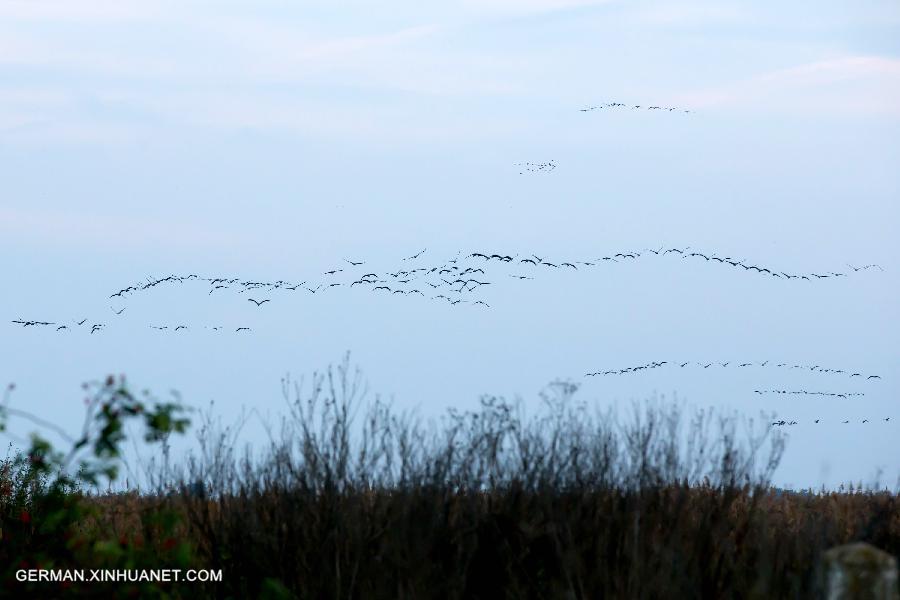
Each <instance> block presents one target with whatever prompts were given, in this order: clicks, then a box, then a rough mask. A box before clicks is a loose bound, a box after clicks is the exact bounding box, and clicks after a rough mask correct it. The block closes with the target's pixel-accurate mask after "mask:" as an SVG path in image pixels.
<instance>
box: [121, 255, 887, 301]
mask: <svg viewBox="0 0 900 600" xmlns="http://www.w3.org/2000/svg"><path fill="white" fill-rule="evenodd" d="M426 251H427V249H423V250H421V251H420V252H418V253H416V254H414V255H412V256H409V257H406V258H404V259H402V262H404V263H405V262H408V261H414V260H417V259H419V258H421V257H422V256H423V255H424V254H425V253H426ZM652 256H655V257H667V256H669V257H677V258H679V259H681V260H682V261H688V262H690V261H701V262H704V263H707V264H715V263H718V264H720V265H722V266H727V267H730V268H734V269H738V270H740V271H742V272H744V273H754V274H757V275H762V276H770V277H773V278H777V279H781V280H786V281H787V280H797V281H807V282H814V281H821V280H826V279H836V278H840V277H847V273H846V272H839V271H825V272H789V271H787V270H781V269H778V268H776V267H774V266H771V265H762V264H755V263H752V262H750V261H747V260H744V259H738V258H732V257H731V256H720V255H717V254H716V253H714V252H708V251H699V250H693V249H692V248H691V247H690V246H687V247H680V248H679V247H665V246H661V247H659V248H658V249H653V248H646V249H644V250H643V251H637V250H630V251H620V252H614V253H610V254H607V255H604V256H598V257H593V258H582V259H572V258H570V259H566V260H561V259H551V258H550V257H548V256H539V255H537V254H528V255H524V256H523V255H520V254H507V253H496V252H488V251H483V252H471V253H469V254H465V255H464V254H463V253H462V252H458V253H457V254H456V256H454V257H453V258H450V259H447V260H444V261H435V262H431V263H430V264H424V265H421V266H416V265H412V266H400V267H395V268H394V269H387V270H370V269H368V268H365V265H366V261H353V260H348V259H344V265H343V266H337V267H332V268H330V269H329V270H327V271H324V272H323V273H322V274H321V276H319V277H318V278H317V279H316V280H310V279H304V280H302V281H289V280H284V279H279V280H277V281H257V280H245V279H241V278H238V277H223V276H219V277H204V276H201V275H198V274H196V273H195V274H190V275H169V276H166V277H161V278H156V279H154V278H149V279H147V280H145V281H143V282H140V283H136V284H132V285H129V286H127V287H124V288H122V289H120V290H118V291H117V292H115V293H113V294H112V295H110V298H122V299H124V298H125V297H126V296H130V295H132V294H134V293H137V292H144V291H147V290H150V289H153V288H156V287H158V286H162V285H176V284H177V285H181V284H184V283H187V282H205V283H207V284H209V287H208V289H207V291H206V293H207V295H213V294H216V295H221V294H222V293H224V292H226V291H232V292H237V293H239V294H246V293H249V292H254V296H256V297H248V298H247V301H248V302H251V303H252V304H254V305H255V306H256V307H257V308H258V307H261V306H262V305H263V304H265V303H266V302H269V301H271V300H272V299H271V298H265V297H262V296H261V294H273V293H275V292H304V293H308V294H319V293H323V292H327V291H329V290H335V289H343V288H349V289H368V290H370V291H372V292H378V293H381V294H390V295H397V294H401V295H414V296H421V297H426V298H429V299H431V300H439V301H443V302H447V303H448V304H451V305H457V304H471V305H481V306H485V307H488V304H487V302H485V301H484V300H482V299H475V296H477V295H478V294H477V293H476V292H479V291H481V290H482V289H483V287H484V286H490V285H495V284H496V283H497V282H498V281H497V279H496V277H495V275H498V274H499V275H500V276H502V277H503V278H504V279H505V278H511V279H515V280H534V279H535V278H536V276H540V275H541V274H542V273H549V272H551V271H554V270H557V271H560V270H562V271H571V272H588V271H590V270H592V269H597V268H598V267H600V266H602V265H612V264H614V263H617V264H627V263H630V262H634V261H638V260H645V259H647V258H648V257H652ZM848 267H849V268H850V270H852V272H854V273H855V272H858V271H864V270H868V269H872V268H878V269H881V267H880V266H879V265H876V264H871V265H865V266H858V267H856V266H852V265H848ZM498 271H499V273H498ZM473 293H475V294H474V295H473Z"/></svg>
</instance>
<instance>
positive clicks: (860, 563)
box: [825, 542, 900, 600]
mask: <svg viewBox="0 0 900 600" xmlns="http://www.w3.org/2000/svg"><path fill="white" fill-rule="evenodd" d="M825 573H826V575H825V576H826V581H825V589H826V595H825V597H826V598H827V599H828V600H898V599H900V596H898V591H897V559H895V558H894V557H893V556H891V555H890V554H888V553H887V552H882V551H881V550H879V549H878V548H876V547H875V546H872V545H871V544H866V543H864V542H858V543H855V544H847V545H844V546H838V547H836V548H832V549H831V550H829V551H828V552H826V553H825Z"/></svg>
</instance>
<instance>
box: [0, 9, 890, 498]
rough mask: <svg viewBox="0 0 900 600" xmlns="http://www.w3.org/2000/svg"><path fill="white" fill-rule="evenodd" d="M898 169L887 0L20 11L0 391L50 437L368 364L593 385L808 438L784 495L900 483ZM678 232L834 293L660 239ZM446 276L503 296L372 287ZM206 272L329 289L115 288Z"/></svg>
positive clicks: (397, 386)
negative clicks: (463, 277) (96, 415)
mask: <svg viewBox="0 0 900 600" xmlns="http://www.w3.org/2000/svg"><path fill="white" fill-rule="evenodd" d="M612 102H621V103H624V104H626V105H628V106H629V107H630V106H634V105H640V106H641V107H642V108H641V109H633V108H624V109H623V108H620V107H609V106H605V107H604V108H599V109H595V110H591V111H586V112H585V111H583V110H581V109H584V108H586V107H590V106H604V105H607V104H608V103H612ZM648 106H663V107H678V108H679V110H677V111H665V110H647V109H646V107H648ZM685 110H688V111H690V112H684V111H685ZM898 151H900V5H898V4H897V3H896V2H888V1H883V2H878V1H862V2H855V3H852V4H847V3H844V2H832V1H824V2H823V1H820V2H815V3H813V2H794V3H790V5H789V6H785V5H784V3H776V2H768V1H765V2H752V3H751V2H728V1H723V2H693V1H681V0H674V1H671V0H670V1H666V2H624V1H616V0H609V1H591V0H556V1H552V0H517V1H513V0H455V1H445V2H440V3H423V2H412V1H406V0H401V1H395V2H390V3H384V2H378V3H376V2H372V1H369V0H348V1H345V2H334V1H333V0H331V1H328V2H326V1H324V0H321V1H320V0H310V1H307V2H303V3H288V2H280V1H274V0H261V1H259V2H253V3H245V2H229V1H217V2H215V3H213V2H207V1H201V0H179V1H178V2H171V1H166V0H162V1H159V2H153V3H150V2H136V1H132V0H117V1H114V2H113V1H105V0H104V1H101V0H78V1H76V2H72V1H70V0H28V1H25V0H0V276H2V278H3V292H4V293H3V294H2V295H0V321H2V322H3V323H0V336H2V338H0V339H2V342H3V343H2V345H0V382H4V383H5V382H15V383H16V385H17V389H16V391H15V393H14V395H13V396H12V399H11V402H12V405H13V406H17V407H22V408H28V409H30V410H32V411H34V412H36V413H38V414H41V415H42V416H48V417H53V418H54V419H55V420H56V422H59V423H60V424H62V425H63V426H67V425H68V424H70V423H71V424H75V423H80V417H81V410H82V408H83V405H82V404H81V396H80V388H79V385H80V384H81V383H82V382H84V381H87V380H93V379H98V378H101V377H103V376H105V375H106V374H108V373H125V374H127V376H128V378H129V380H130V381H131V382H132V383H133V385H135V386H136V387H137V388H150V389H152V390H154V391H156V392H157V393H159V394H160V395H165V394H167V393H168V392H169V390H177V391H178V392H179V393H180V394H181V396H182V397H183V398H184V400H185V402H187V403H189V404H192V405H196V406H204V405H207V404H208V403H209V402H210V401H211V400H214V401H215V406H216V410H217V411H219V412H220V413H221V414H222V417H223V419H224V420H226V421H227V420H228V419H229V418H233V417H234V416H236V415H238V414H239V412H240V410H241V408H242V407H251V408H255V409H256V410H257V411H258V412H260V413H263V414H278V413H279V412H282V409H283V407H284V400H283V398H282V396H281V387H280V380H281V378H282V377H283V376H285V375H286V374H291V375H292V376H294V377H299V376H302V375H304V374H307V375H308V374H310V373H311V372H312V371H314V370H316V369H321V368H323V367H325V366H327V365H328V364H330V363H334V362H337V361H339V360H340V359H341V357H342V356H343V355H344V353H345V352H347V351H350V352H351V353H352V354H351V355H352V358H353V361H354V362H355V363H357V364H359V365H360V367H361V368H362V369H363V370H364V372H365V374H366V377H367V380H368V382H369V387H370V389H371V390H372V397H374V394H375V393H378V394H380V395H381V396H382V397H384V398H390V399H392V400H393V402H394V403H395V405H396V406H398V407H401V408H415V409H416V410H418V411H419V413H420V414H422V415H425V416H431V415H438V414H441V413H443V412H444V411H445V410H446V409H447V408H449V407H457V408H471V407H474V406H475V405H476V403H477V401H478V398H479V397H480V396H481V395H482V394H495V395H502V396H505V397H508V398H515V397H521V398H522V399H523V401H524V402H526V403H535V404H536V403H537V398H538V393H539V392H540V390H541V389H542V388H543V387H544V386H545V385H547V384H548V383H549V382H551V381H553V380H555V379H558V378H562V379H570V380H572V381H575V382H576V383H578V384H579V385H580V386H581V387H580V389H579V391H578V397H579V398H580V399H581V400H585V401H588V402H590V403H592V404H595V405H597V406H606V405H610V404H620V403H628V402H630V401H631V400H640V399H644V398H647V397H651V396H654V395H657V396H660V395H664V396H665V397H667V398H671V397H673V396H677V397H678V398H680V399H682V400H683V401H685V402H687V403H689V404H690V405H692V406H697V407H707V406H714V407H719V408H722V409H723V410H730V411H737V412H738V413H739V414H742V415H747V416H749V417H755V418H759V416H760V414H761V413H762V412H765V413H777V415H778V418H784V419H786V420H797V421H798V425H796V426H792V427H789V428H785V431H786V432H787V433H788V435H789V438H790V439H789V444H788V451H787V454H786V456H785V458H784V460H783V462H782V465H781V467H780V469H779V471H778V473H777V475H776V483H779V484H780V485H790V486H795V487H803V486H819V485H829V486H833V485H837V484H839V483H841V482H846V481H850V480H852V481H859V480H863V481H871V480H873V478H875V477H876V476H878V475H879V474H881V479H882V480H883V481H885V480H886V481H889V482H894V481H895V480H897V478H898V477H900V455H898V453H897V452H896V451H895V450H894V448H895V444H896V439H897V438H898V434H900V411H898V410H897V406H898V405H897V398H898V393H900V383H898V380H897V377H896V375H897V369H896V367H897V365H898V360H900V346H898V344H897V341H896V340H898V339H900V310H898V306H900V304H898V302H897V295H898V292H900V276H898V273H900V270H898V265H897V260H896V259H897V257H898V256H900V242H898V236H897V226H898V224H900V203H898V200H900V175H898V173H900V152H898ZM523 163H534V164H541V163H552V164H553V165H555V168H552V169H545V170H541V171H529V170H527V168H523V167H522V166H521V165H522V164H523ZM687 247H690V250H689V251H688V252H703V253H706V254H708V255H709V254H715V255H717V256H719V257H726V256H727V257H732V258H734V259H739V260H740V261H742V262H744V264H746V265H760V266H763V265H768V266H770V267H772V268H773V269H775V268H777V270H778V271H781V272H787V273H834V272H844V273H847V276H846V277H829V278H827V279H817V278H816V279H815V280H813V281H806V280H799V279H790V280H785V279H782V278H774V277H768V276H763V275H762V274H759V273H757V272H756V271H748V270H746V269H744V268H741V267H734V266H729V265H723V264H721V263H716V262H714V261H707V260H704V259H701V258H699V257H693V258H690V259H682V258H680V256H677V253H670V254H668V255H665V256H657V255H654V254H652V253H651V252H649V250H650V249H653V250H659V249H660V248H665V249H668V248H679V249H684V248H687ZM422 250H425V252H424V253H423V254H422V255H421V256H419V257H418V258H416V259H412V260H408V261H404V260H403V259H404V258H407V257H410V256H412V255H414V254H417V253H419V252H420V251H422ZM474 252H486V253H487V254H492V253H498V254H502V255H510V256H515V258H514V261H513V262H512V263H501V262H500V261H498V260H496V259H495V260H493V261H487V262H485V261H484V260H483V259H479V258H477V257H472V258H467V257H468V255H469V254H471V253H474ZM627 252H639V253H640V257H639V258H636V259H628V258H620V259H619V260H618V261H617V262H616V261H612V260H610V261H602V260H601V259H602V257H603V256H612V255H614V254H615V253H627ZM532 254H536V255H538V256H540V257H542V258H543V259H545V260H546V261H548V262H551V261H553V262H555V263H557V264H558V263H561V262H573V264H576V265H577V266H578V267H579V268H578V269H577V270H576V269H572V268H567V267H563V268H562V269H554V268H551V267H547V268H544V269H541V268H539V267H533V266H532V265H530V264H529V263H522V262H521V260H522V259H523V258H528V257H530V256H531V255H532ZM455 257H459V258H457V260H461V262H459V263H458V264H460V265H462V264H463V261H462V259H464V261H467V262H466V265H468V266H471V267H473V268H477V267H481V268H484V269H487V270H488V273H486V274H485V280H488V281H490V285H486V286H479V289H478V294H479V295H478V296H477V298H478V299H481V300H482V301H483V302H485V303H486V304H487V305H489V306H485V305H476V304H474V302H475V298H476V295H475V293H474V292H472V293H470V294H469V295H468V296H466V298H467V303H465V304H459V305H450V304H449V303H447V302H444V301H443V300H441V299H437V300H432V299H431V298H430V297H422V296H419V295H417V294H401V295H399V296H396V295H393V294H391V296H390V297H388V296H385V295H384V294H379V293H376V292H374V291H373V290H371V289H367V288H366V286H365V285H357V286H354V287H353V288H350V287H349V284H350V283H351V282H352V281H353V280H354V278H355V277H359V276H361V275H362V274H364V273H365V272H366V270H368V269H371V270H372V271H376V272H378V273H379V274H380V275H383V274H385V273H388V272H391V271H393V272H396V270H398V269H403V268H407V267H409V266H413V265H414V266H415V267H416V268H419V267H421V268H431V267H434V266H441V265H445V264H452V263H447V261H449V260H451V259H454V258H455ZM345 259H350V260H353V261H363V262H365V265H362V266H359V267H354V266H352V265H350V264H349V263H347V262H345ZM479 261H480V262H479ZM576 261H584V262H594V263H596V264H594V265H583V264H579V263H577V262H576ZM481 263H484V264H481ZM848 264H849V265H853V266H863V265H868V264H878V265H879V267H880V268H870V269H866V270H860V271H853V270H852V267H850V266H848ZM338 268H342V269H345V270H344V271H342V272H340V273H337V274H334V275H330V276H328V275H324V273H325V272H326V271H329V270H333V269H338ZM529 269H530V270H529ZM191 273H196V274H198V275H200V276H204V277H220V276H221V277H227V278H232V277H233V278H241V279H243V280H248V281H275V280H279V279H280V280H285V281H292V282H300V281H308V282H310V285H311V286H313V288H314V287H315V285H314V284H313V282H320V281H325V280H326V278H328V277H331V278H334V277H338V278H339V279H329V280H328V281H329V282H330V281H333V282H342V286H336V287H333V288H327V289H325V290H324V291H323V290H319V291H318V292H317V293H315V294H314V293H311V292H305V293H304V292H303V289H302V288H301V289H300V290H299V292H297V291H294V292H292V293H288V292H286V291H285V290H283V289H278V290H254V291H253V292H252V294H251V293H242V292H241V291H240V290H238V289H235V288H232V289H225V290H217V291H216V293H215V294H212V293H209V289H210V285H209V284H208V283H207V282H197V281H188V282H185V283H183V284H176V285H160V286H157V287H154V288H152V289H150V290H144V291H140V292H135V293H129V294H127V295H125V296H123V297H116V298H110V295H111V294H113V293H115V292H117V291H119V290H120V289H123V288H125V287H126V286H129V285H132V284H135V283H136V282H140V281H142V280H143V281H146V278H148V277H150V278H162V277H166V276H169V275H173V274H174V275H188V274H191ZM478 275H479V276H480V275H482V274H481V273H479V274H478ZM509 275H514V276H516V275H522V276H525V277H533V279H527V280H519V279H515V278H513V277H509ZM433 281H436V280H433ZM317 284H318V283H316V285H317ZM326 284H327V282H326ZM372 287H374V286H372ZM420 287H421V286H420ZM408 289H411V288H408ZM260 294H262V296H260ZM249 295H254V297H256V296H260V297H259V298H256V299H258V300H262V299H264V298H270V300H271V301H270V302H268V303H265V304H263V305H262V306H259V307H257V306H255V304H253V303H250V302H248V301H247V296H249ZM461 297H462V296H460V298H461ZM122 308H125V311H124V312H122V313H121V314H119V315H117V314H115V312H114V311H119V310H121V309H122ZM85 318H86V319H88V320H89V321H88V324H94V323H102V324H104V327H103V329H102V330H101V331H99V332H97V333H96V334H93V335H92V334H90V333H88V331H89V330H87V329H86V328H84V327H82V328H78V326H76V325H75V322H76V321H80V320H81V319H85ZM19 319H22V320H40V321H48V322H54V323H64V324H67V326H69V329H67V330H62V331H60V332H57V331H56V330H55V329H53V328H50V327H39V326H34V327H22V326H21V325H20V324H15V323H12V322H11V321H14V320H19ZM181 324H184V325H186V326H187V327H188V328H187V329H185V330H180V331H179V332H177V334H176V332H174V331H172V329H173V328H174V327H175V326H178V325H181ZM151 326H157V327H163V326H167V327H170V329H168V330H164V331H163V330H157V329H152V328H151ZM244 326H246V327H250V328H251V331H249V332H241V333H237V332H235V331H233V330H234V329H236V328H238V327H244ZM212 327H222V328H223V329H222V330H219V331H215V330H212V329H211V328H212ZM651 361H666V362H667V363H668V364H667V365H665V366H664V367H661V368H656V369H645V370H642V371H640V372H637V373H630V372H629V373H626V374H622V375H616V376H612V375H610V376H597V377H585V374H586V373H589V372H597V371H601V372H602V371H605V370H609V369H623V368H626V367H629V366H634V365H643V364H647V363H650V362H651ZM765 361H772V363H775V364H780V363H789V364H790V365H794V364H800V365H807V366H816V365H818V366H819V370H818V371H817V370H815V369H804V368H797V369H791V368H789V367H782V368H773V367H772V366H771V364H769V365H767V366H765V367H764V366H760V365H761V363H763V362H765ZM683 362H691V363H692V364H691V365H689V366H688V367H685V368H680V367H676V366H673V365H674V364H675V363H678V364H681V363H683ZM698 362H699V363H701V365H697V364H696V363H698ZM713 362H714V363H718V364H719V365H720V366H718V367H713V368H706V369H704V368H703V367H702V364H707V363H713ZM726 362H728V363H729V366H727V367H722V366H721V364H722V363H726ZM745 362H751V363H754V364H753V365H752V366H747V367H743V368H736V367H735V363H737V364H743V363H745ZM826 368H828V369H835V370H838V369H839V370H846V371H848V372H861V373H864V374H878V375H879V376H880V377H881V378H880V379H863V378H862V377H858V378H845V377H844V375H846V374H843V375H842V374H834V373H822V372H821V370H822V369H826ZM754 390H787V391H792V390H807V391H818V392H824V393H847V394H850V393H856V394H865V395H863V396H853V397H848V398H839V397H832V396H820V395H816V396H813V395H799V394H794V395H786V394H777V393H766V394H758V393H755V392H754ZM887 417H892V419H891V421H889V422H885V421H884V418H887ZM814 419H820V423H819V424H813V422H812V421H813V420H814ZM864 419H868V420H869V421H870V422H869V423H862V421H863V420H864ZM845 420H848V421H850V422H849V423H847V424H844V423H843V421H845ZM17 427H18V428H19V429H18V430H19V431H23V430H24V429H27V428H29V427H30V426H29V425H28V424H27V423H24V422H21V421H20V422H18V424H17V423H16V422H11V428H12V429H14V430H15V429H16V428H17ZM246 435H247V440H248V441H250V442H260V441H264V439H265V438H264V436H263V434H262V433H261V432H260V431H259V428H257V429H256V430H254V429H253V428H252V427H251V428H248V429H247V431H246Z"/></svg>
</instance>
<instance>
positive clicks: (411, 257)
mask: <svg viewBox="0 0 900 600" xmlns="http://www.w3.org/2000/svg"><path fill="white" fill-rule="evenodd" d="M425 250H428V248H423V249H422V251H421V252H419V253H418V254H413V255H412V256H407V257H406V258H404V259H403V260H412V259H414V258H419V257H420V256H422V254H424V253H425Z"/></svg>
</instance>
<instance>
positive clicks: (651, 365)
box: [585, 360, 881, 380]
mask: <svg viewBox="0 0 900 600" xmlns="http://www.w3.org/2000/svg"><path fill="white" fill-rule="evenodd" d="M666 366H668V367H678V368H681V369H684V368H685V367H694V366H696V367H700V368H703V369H709V368H711V367H712V368H726V367H729V366H731V367H732V368H738V369H741V368H746V367H768V368H782V369H802V370H808V371H810V372H813V373H834V374H837V375H846V376H848V377H851V378H852V377H860V378H863V379H867V380H868V379H881V375H867V374H864V373H858V372H856V371H852V370H846V369H832V368H824V367H822V366H821V365H802V364H797V363H789V362H781V363H776V362H774V361H770V360H765V361H762V362H759V363H755V362H738V361H726V362H707V363H703V362H693V361H684V362H682V361H667V360H661V361H651V362H648V363H646V364H643V365H636V366H633V367H625V368H623V369H607V370H605V371H595V372H593V373H585V377H598V376H606V375H624V374H626V373H637V372H638V371H643V370H647V369H659V368H661V367H666Z"/></svg>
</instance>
